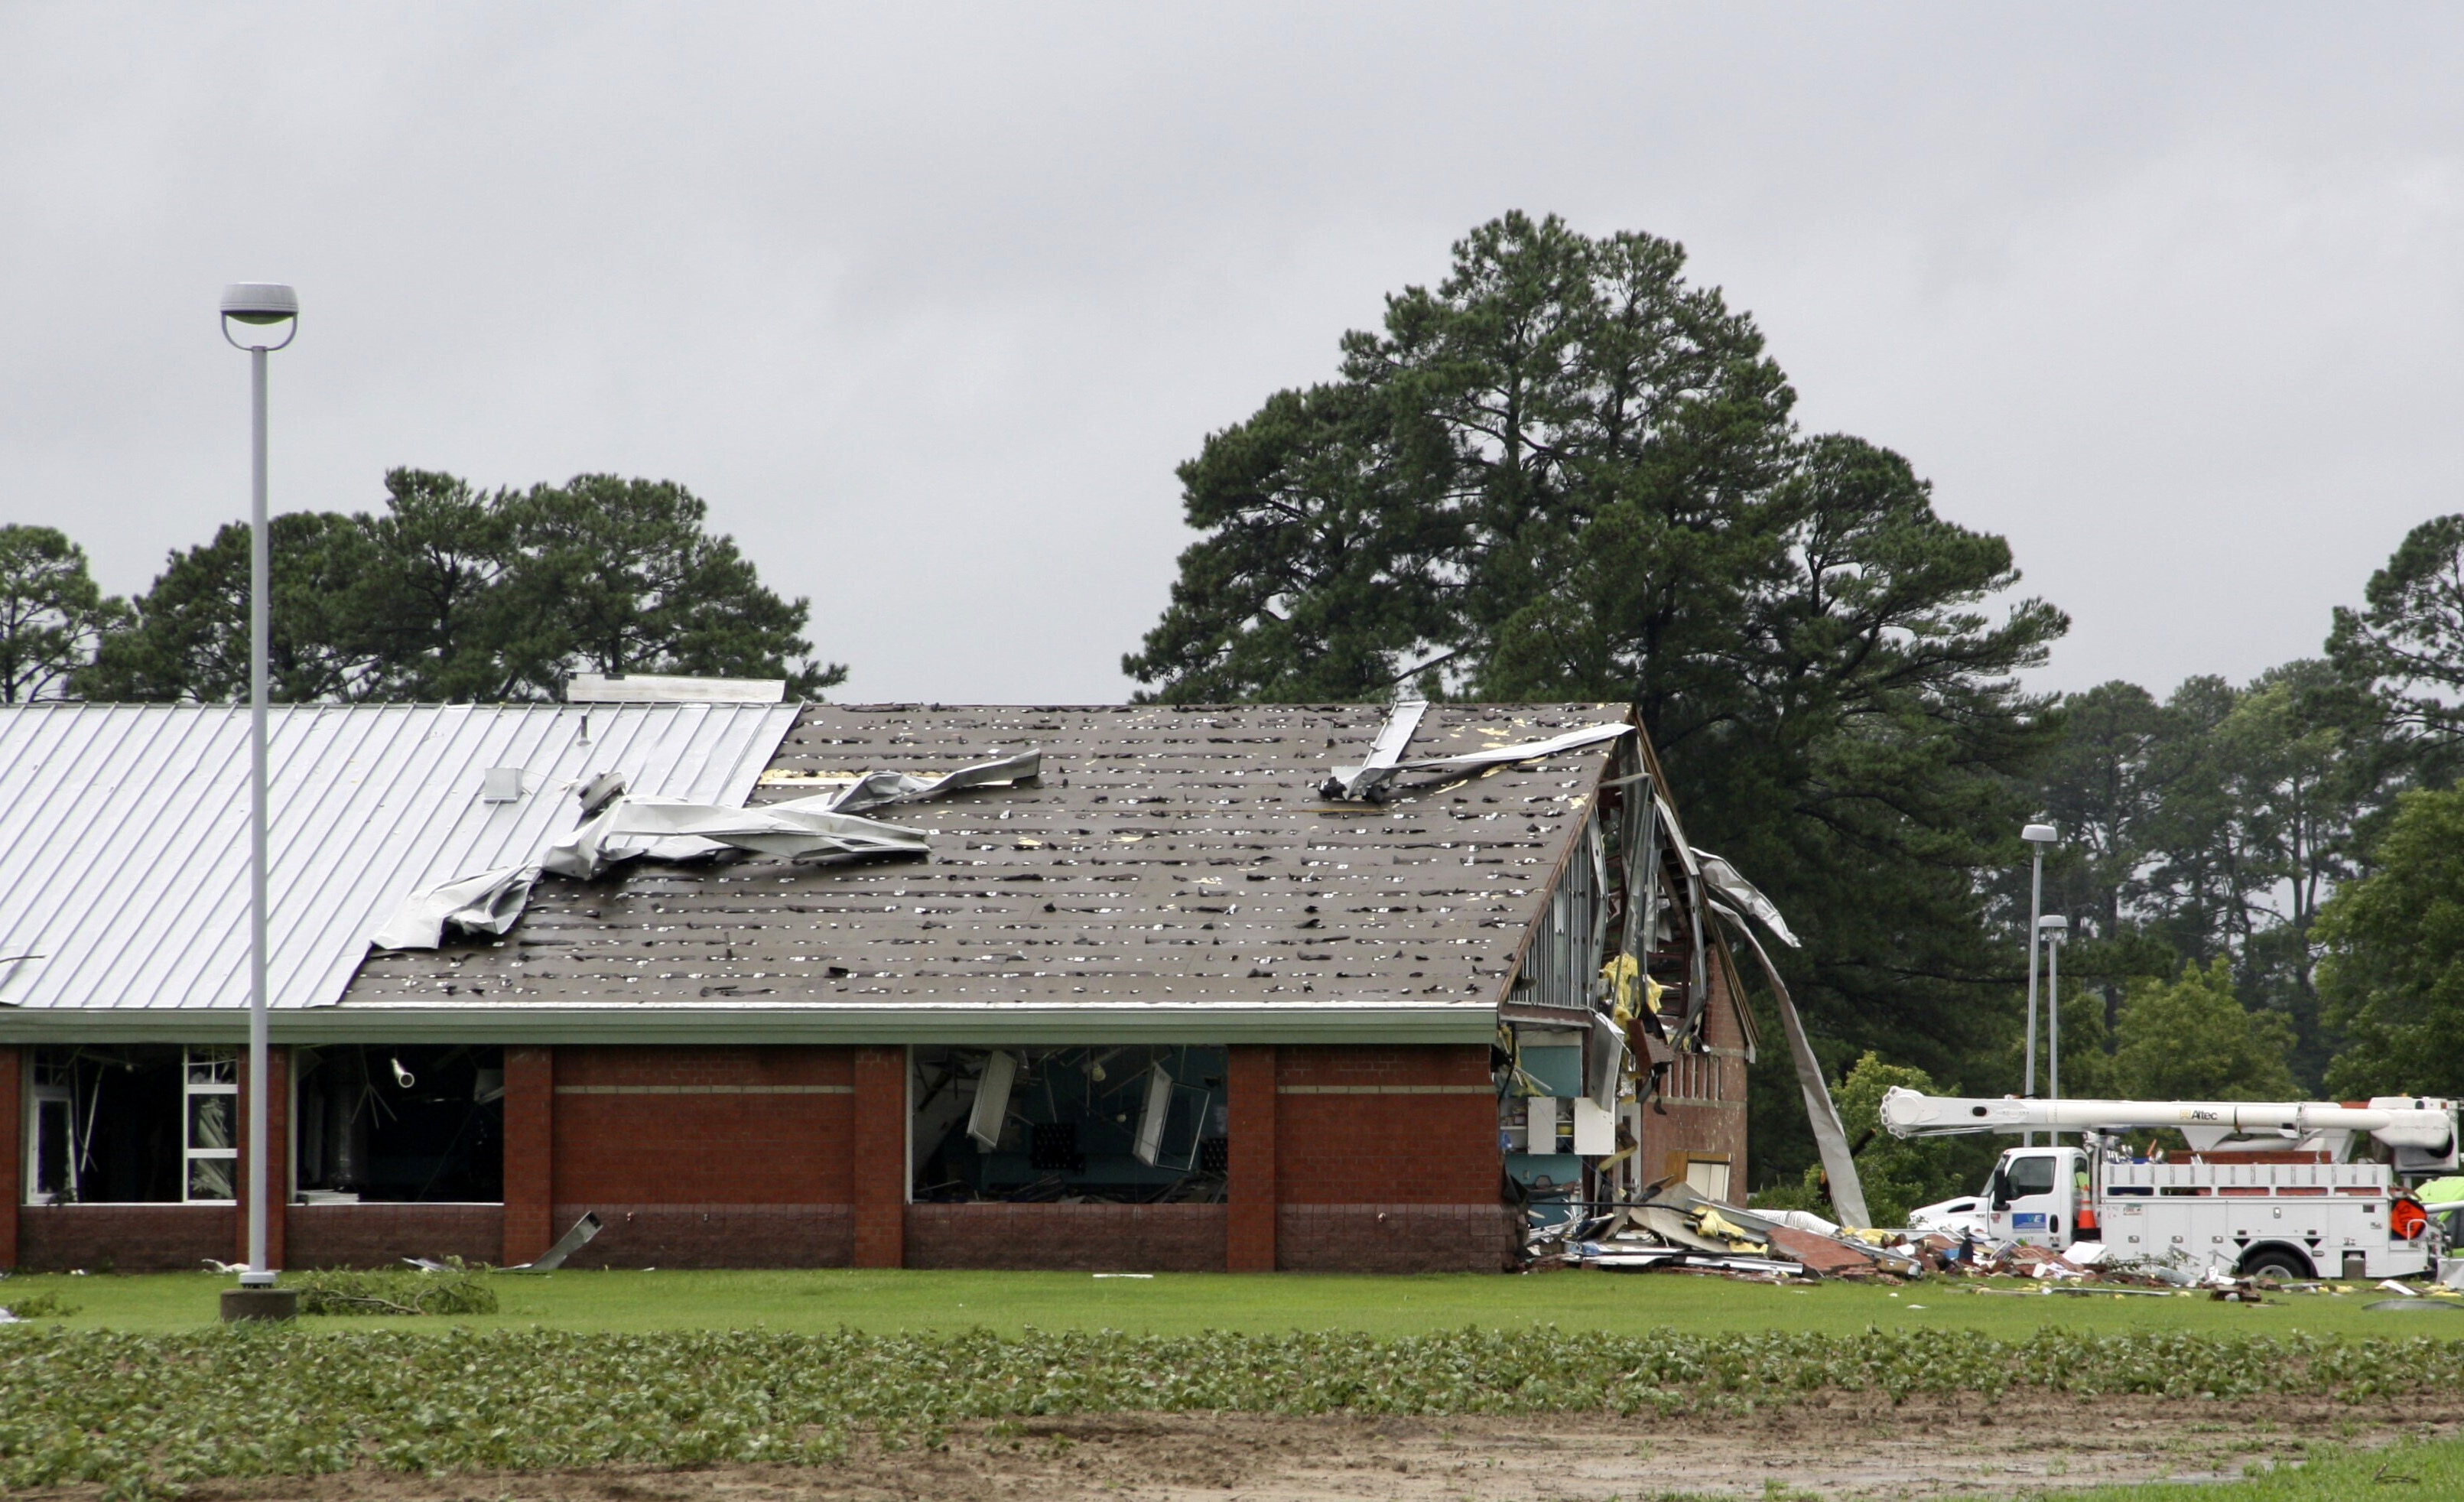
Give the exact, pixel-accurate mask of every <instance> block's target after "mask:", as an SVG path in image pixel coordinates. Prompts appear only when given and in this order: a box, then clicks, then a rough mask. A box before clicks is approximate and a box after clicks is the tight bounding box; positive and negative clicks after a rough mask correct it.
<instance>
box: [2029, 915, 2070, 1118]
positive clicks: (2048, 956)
mask: <svg viewBox="0 0 2464 1502" xmlns="http://www.w3.org/2000/svg"><path fill="white" fill-rule="evenodd" d="M2070 937H2071V920H2070V919H2069V918H2066V917H2062V915H2060V914H2059V913H2048V914H2046V915H2045V916H2044V917H2040V918H2038V919H2036V938H2037V939H2038V941H2039V942H2041V943H2043V944H2044V946H2045V1094H2046V1097H2047V1098H2048V1099H2052V1100H2057V1101H2058V1100H2060V1099H2061V1098H2062V945H2063V944H2065V943H2067V942H2069V940H2070ZM2054 1140H2056V1141H2057V1142H2058V1141H2060V1140H2061V1134H2060V1133H2059V1132H2057V1133H2055V1134H2054Z"/></svg>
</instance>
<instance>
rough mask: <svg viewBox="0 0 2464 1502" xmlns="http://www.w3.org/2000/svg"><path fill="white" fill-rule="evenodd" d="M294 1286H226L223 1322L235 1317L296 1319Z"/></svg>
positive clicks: (296, 1302) (297, 1313)
mask: <svg viewBox="0 0 2464 1502" xmlns="http://www.w3.org/2000/svg"><path fill="white" fill-rule="evenodd" d="M298 1317H299V1291H298V1290H297V1289H296V1288H227V1289H225V1290H223V1323H225V1324H229V1323H231V1321H232V1320H235V1319H297V1318H298Z"/></svg>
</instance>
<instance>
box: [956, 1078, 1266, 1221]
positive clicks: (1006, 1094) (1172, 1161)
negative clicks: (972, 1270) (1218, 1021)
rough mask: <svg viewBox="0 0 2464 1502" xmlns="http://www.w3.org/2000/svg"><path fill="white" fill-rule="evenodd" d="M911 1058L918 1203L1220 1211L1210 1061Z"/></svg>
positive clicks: (1220, 1148)
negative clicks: (1205, 1206) (1168, 1206)
mask: <svg viewBox="0 0 2464 1502" xmlns="http://www.w3.org/2000/svg"><path fill="white" fill-rule="evenodd" d="M911 1057H912V1059H913V1063H912V1064H911V1066H910V1068H911V1071H912V1073H911V1080H910V1093H909V1099H910V1100H911V1101H912V1102H913V1121H912V1128H913V1130H912V1133H911V1136H910V1141H911V1143H912V1148H911V1151H912V1153H913V1192H914V1198H915V1199H916V1200H917V1201H919V1202H925V1201H969V1200H1002V1201H1013V1202H1030V1201H1045V1202H1069V1203H1087V1202H1101V1203H1108V1204H1156V1203H1163V1202H1179V1203H1197V1202H1211V1201H1218V1200H1221V1199H1222V1198H1223V1177H1224V1169H1225V1165H1226V1162H1227V1160H1228V1141H1229V1131H1228V1127H1227V1119H1228V1102H1227V1100H1226V1097H1225V1093H1224V1085H1223V1081H1224V1050H1223V1049H1221V1048H1170V1047H1160V1046H1155V1045H1146V1044H1131V1045H1125V1046H1119V1047H1109V1048H1108V1047H1095V1048H1088V1047H1071V1048H1059V1049H955V1048H919V1049H913V1052H912V1054H911Z"/></svg>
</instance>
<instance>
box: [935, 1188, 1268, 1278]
mask: <svg viewBox="0 0 2464 1502" xmlns="http://www.w3.org/2000/svg"><path fill="white" fill-rule="evenodd" d="M1226 1210H1227V1206H1225V1205H1221V1204H911V1205H909V1206H908V1207H907V1248H906V1250H907V1266H909V1267H911V1268H1014V1269H1023V1270H1028V1269H1037V1268H1053V1269H1065V1270H1071V1271H1085V1272H1113V1271H1119V1272H1221V1271H1222V1270H1223V1267H1224V1258H1223V1252H1224V1226H1225V1221H1226V1219H1227V1216H1226Z"/></svg>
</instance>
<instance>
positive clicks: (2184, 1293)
mask: <svg viewBox="0 0 2464 1502" xmlns="http://www.w3.org/2000/svg"><path fill="white" fill-rule="evenodd" d="M1523 1251H1524V1255H1523V1268H1524V1270H1526V1271H1541V1270H1550V1269H1557V1268H1582V1269H1591V1270H1598V1271H1605V1272H1694V1273H1707V1274H1715V1275H1720V1276H1726V1277H1730V1278H1737V1279H1742V1280H1745V1281H1749V1282H1757V1283H1785V1282H1790V1281H1793V1280H1798V1279H1821V1278H1848V1279H1852V1280H1858V1279H1867V1280H1873V1281H1876V1282H1882V1283H1901V1282H1905V1281H1907V1280H1909V1279H1913V1278H1921V1277H1938V1276H1950V1277H1959V1278H1972V1279H1976V1280H1979V1281H1978V1283H1977V1285H1976V1286H1975V1288H1974V1292H1980V1293H2001V1294H2029V1293H2048V1294H2050V1293H2075V1294H2102V1295H2110V1296H2113V1297H2117V1298H2126V1297H2132V1296H2153V1297H2197V1296H2205V1297H2207V1298H2210V1299H2212V1300H2214V1301H2215V1302H2218V1303H2227V1304H2259V1303H2265V1302H2267V1301H2268V1299H2269V1298H2270V1297H2273V1296H2277V1295H2282V1294H2294V1293H2353V1292H2370V1291H2372V1290H2373V1288H2374V1289H2375V1290H2376V1291H2379V1292H2387V1293H2391V1294H2395V1295H2397V1296H2396V1297H2393V1298H2385V1299H2380V1300H2378V1301H2376V1302H2374V1303H2371V1304H2370V1305H2368V1306H2367V1307H2368V1308H2371V1309H2386V1310H2393V1309H2454V1310H2458V1311H2464V1258H2455V1257H2446V1258H2442V1259H2441V1260H2440V1267H2439V1276H2438V1278H2437V1279H2436V1280H2435V1281H2432V1280H2430V1279H2423V1280H2420V1281H2421V1286H2419V1287H2416V1286H2414V1285H2413V1284H2407V1283H2399V1282H2396V1281H2394V1280H2392V1279H2387V1280H2383V1281H2381V1282H2379V1283H2377V1284H2375V1285H2371V1284H2369V1283H2367V1282H2366V1281H2365V1280H2351V1279H2347V1280H2337V1279H2331V1278H2318V1279H2290V1278H2285V1277H2282V1276H2279V1275H2278V1274H2277V1273H2274V1272H2259V1273H2255V1274H2254V1275H2250V1276H2242V1275H2239V1274H2236V1273H2234V1272H2233V1271H2232V1270H2229V1269H2226V1268H2224V1267H2221V1266H2213V1267H2207V1268H2201V1267H2198V1266H2196V1265H2195V1264H2193V1263H2191V1262H2190V1261H2189V1259H2187V1258H2183V1259H2177V1260H2169V1261H2168V1260H2165V1259H2160V1258H2140V1259H2133V1260H2128V1261H2124V1260H2123V1259H2122V1258H2119V1257H2115V1256H2113V1255H2111V1254H2110V1253H2109V1252H2108V1250H2107V1248H2106V1247H2105V1245H2104V1244H2103V1243H2101V1242H2078V1243H2074V1244H2073V1245H2071V1246H2070V1247H2067V1248H2062V1249H2060V1250H2056V1249H2054V1248H2050V1247H2039V1246H2035V1245H2033V1244H2031V1243H2028V1242H2023V1241H2000V1242H1993V1241H1988V1240H1986V1239H1985V1238H1983V1237H1981V1236H1979V1235H1977V1234H1976V1232H1974V1231H1973V1230H1961V1231H1956V1232H1954V1231H1945V1230H1937V1229H1924V1228H1918V1229H1910V1230H1875V1229H1859V1228H1854V1227H1849V1226H1838V1225H1836V1224H1834V1223H1833V1222H1830V1221H1827V1220H1824V1219H1823V1218H1822V1217H1821V1216H1819V1215H1815V1214H1814V1213H1812V1212H1811V1211H1807V1210H1752V1209H1747V1208H1745V1207H1743V1206H1740V1205H1734V1204H1722V1203H1720V1202H1719V1201H1716V1200H1710V1199H1706V1198H1705V1197H1703V1196H1702V1195H1699V1194H1697V1193H1695V1192H1694V1191H1692V1190H1691V1189H1688V1188H1687V1187H1686V1186H1685V1185H1684V1184H1683V1183H1678V1182H1666V1183H1661V1184H1656V1185H1654V1186H1652V1188H1650V1189H1649V1190H1647V1191H1645V1194H1644V1196H1643V1198H1642V1200H1641V1201H1640V1202H1639V1203H1637V1204H1622V1205H1614V1206H1606V1207H1602V1208H1600V1209H1599V1210H1598V1211H1597V1213H1594V1214H1590V1215H1578V1216H1576V1217H1574V1218H1573V1219H1572V1220H1568V1221H1563V1222H1560V1223H1558V1224H1557V1225H1555V1226H1541V1227H1535V1228H1533V1229H1532V1230H1531V1231H1530V1232H1529V1234H1528V1235H1527V1237H1526V1240H1525V1245H1524V1248H1523ZM1987 1279H2006V1280H2007V1279H2024V1280H2026V1281H2028V1282H2031V1283H2033V1284H2035V1287H2034V1288H2027V1289H2020V1288H2012V1287H2007V1286H1998V1287H1987V1286H1985V1284H1984V1281H1983V1280H1987Z"/></svg>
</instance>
